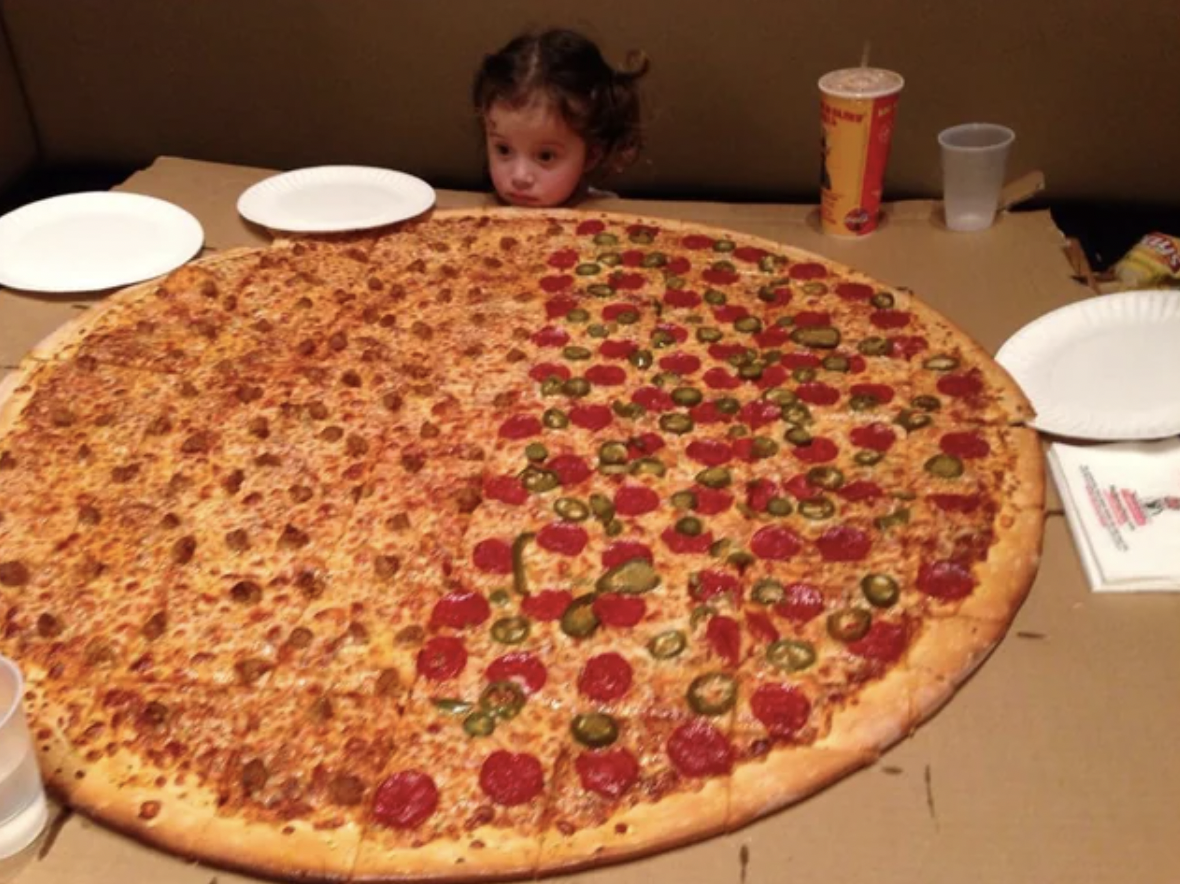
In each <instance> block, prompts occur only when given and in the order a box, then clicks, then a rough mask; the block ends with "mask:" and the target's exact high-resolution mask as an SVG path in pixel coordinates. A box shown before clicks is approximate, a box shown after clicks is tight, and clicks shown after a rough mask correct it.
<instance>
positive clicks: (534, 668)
mask: <svg viewBox="0 0 1180 884" xmlns="http://www.w3.org/2000/svg"><path fill="white" fill-rule="evenodd" d="M484 674H485V675H486V676H487V678H488V681H514V682H516V683H517V684H519V685H520V686H521V687H523V688H524V689H525V693H529V694H535V693H536V692H537V691H539V690H541V688H543V687H545V682H546V680H548V678H549V674H548V673H547V672H546V671H545V664H544V663H542V662H541V661H540V660H538V659H537V658H536V657H534V656H533V655H532V654H530V653H529V652H528V651H513V652H512V653H510V654H505V655H504V656H503V657H497V658H496V659H495V660H493V661H492V662H491V665H489V666H488V668H487V671H486V672H485V673H484Z"/></svg>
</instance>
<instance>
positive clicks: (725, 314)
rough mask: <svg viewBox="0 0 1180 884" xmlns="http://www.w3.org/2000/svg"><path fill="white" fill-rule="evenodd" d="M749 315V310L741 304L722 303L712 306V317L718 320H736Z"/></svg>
mask: <svg viewBox="0 0 1180 884" xmlns="http://www.w3.org/2000/svg"><path fill="white" fill-rule="evenodd" d="M749 315H750V311H749V310H747V309H746V308H745V307H743V306H742V305H741V304H723V305H722V306H720V307H714V308H713V318H714V319H716V320H717V321H718V322H737V321H738V320H739V319H745V318H746V317H747V316H749Z"/></svg>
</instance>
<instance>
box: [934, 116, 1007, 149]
mask: <svg viewBox="0 0 1180 884" xmlns="http://www.w3.org/2000/svg"><path fill="white" fill-rule="evenodd" d="M972 129H974V130H979V129H987V130H990V131H991V132H994V133H995V134H997V135H999V136H1000V140H998V141H996V142H995V143H994V144H951V143H948V141H947V139H948V138H951V137H953V136H955V135H957V134H958V133H960V132H965V131H967V130H972ZM1015 140H1016V133H1015V132H1014V131H1012V130H1011V129H1009V128H1008V127H1007V126H1002V125H1000V124H999V123H959V125H957V126H951V127H949V128H947V129H943V130H942V131H941V132H939V133H938V143H939V145H940V146H941V147H943V148H945V149H946V150H960V151H965V152H968V153H986V152H987V151H992V150H1000V149H1001V148H1005V147H1011V146H1012V143H1013V142H1014V141H1015Z"/></svg>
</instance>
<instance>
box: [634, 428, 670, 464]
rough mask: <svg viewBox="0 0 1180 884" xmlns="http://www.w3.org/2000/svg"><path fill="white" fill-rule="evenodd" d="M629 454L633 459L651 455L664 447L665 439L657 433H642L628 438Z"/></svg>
mask: <svg viewBox="0 0 1180 884" xmlns="http://www.w3.org/2000/svg"><path fill="white" fill-rule="evenodd" d="M626 444H627V456H628V457H629V458H630V459H631V460H635V459H636V458H639V457H649V456H650V455H653V454H655V453H656V452H657V451H659V450H660V449H661V448H663V447H664V440H663V439H661V438H660V436H659V435H657V434H656V433H640V434H639V435H638V436H632V437H631V438H630V439H628V440H627V443H626Z"/></svg>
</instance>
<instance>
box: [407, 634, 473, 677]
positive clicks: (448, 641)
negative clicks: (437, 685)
mask: <svg viewBox="0 0 1180 884" xmlns="http://www.w3.org/2000/svg"><path fill="white" fill-rule="evenodd" d="M466 665H467V649H466V648H465V647H464V646H463V640H462V639H459V638H455V637H453V636H448V635H437V636H435V637H434V638H432V639H431V640H430V641H428V642H427V643H426V644H424V645H423V646H422V649H421V650H420V651H418V674H419V675H421V676H422V677H423V678H428V679H430V680H431V681H446V680H447V679H448V678H454V677H455V676H456V675H458V674H459V673H460V672H462V671H463V667H465V666H466Z"/></svg>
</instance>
